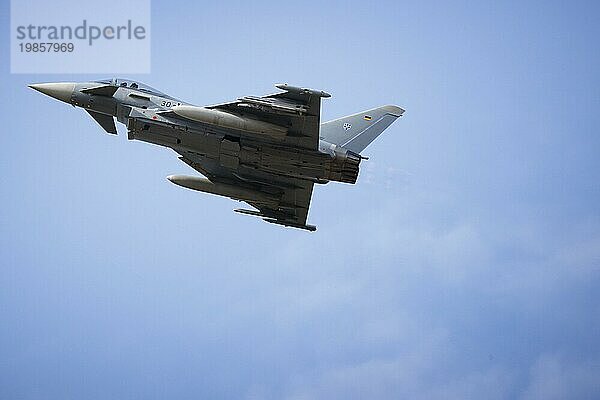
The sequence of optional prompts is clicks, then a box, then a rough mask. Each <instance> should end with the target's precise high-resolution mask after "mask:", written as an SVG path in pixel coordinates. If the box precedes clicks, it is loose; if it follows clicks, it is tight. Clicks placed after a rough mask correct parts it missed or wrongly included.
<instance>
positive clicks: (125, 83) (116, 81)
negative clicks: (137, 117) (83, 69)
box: [95, 78, 170, 97]
mask: <svg viewBox="0 0 600 400" xmlns="http://www.w3.org/2000/svg"><path fill="white" fill-rule="evenodd" d="M95 82H97V83H104V84H108V85H114V86H122V87H126V88H129V89H135V90H139V91H140V92H145V93H150V94H153V95H155V96H161V97H170V96H168V95H166V94H165V93H163V92H160V91H158V90H156V89H154V88H153V87H150V86H148V85H146V84H144V83H140V82H135V81H132V80H129V79H121V78H112V79H102V80H99V81H95Z"/></svg>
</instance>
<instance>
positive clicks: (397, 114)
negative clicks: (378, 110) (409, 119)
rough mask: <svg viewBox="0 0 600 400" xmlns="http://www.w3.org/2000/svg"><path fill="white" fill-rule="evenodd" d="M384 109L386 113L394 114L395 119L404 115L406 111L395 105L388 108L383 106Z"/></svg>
mask: <svg viewBox="0 0 600 400" xmlns="http://www.w3.org/2000/svg"><path fill="white" fill-rule="evenodd" d="M383 109H384V110H385V111H386V112H388V113H389V114H392V115H393V116H395V117H400V116H402V114H404V112H405V111H406V110H404V109H403V108H402V107H398V106H396V105H393V104H388V105H387V106H383Z"/></svg>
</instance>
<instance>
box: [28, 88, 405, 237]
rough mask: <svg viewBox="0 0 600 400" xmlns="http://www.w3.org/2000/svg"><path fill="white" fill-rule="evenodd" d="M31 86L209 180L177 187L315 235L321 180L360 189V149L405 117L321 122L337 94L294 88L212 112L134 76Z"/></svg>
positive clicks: (384, 111)
mask: <svg viewBox="0 0 600 400" xmlns="http://www.w3.org/2000/svg"><path fill="white" fill-rule="evenodd" d="M29 87H31V88H32V89H35V90H37V91H39V92H41V93H44V94H46V95H48V96H51V97H53V98H55V99H58V100H61V101H64V102H65V103H69V104H71V105H73V106H76V107H81V108H83V109H84V110H85V111H86V112H87V113H88V114H89V115H90V116H91V117H92V118H93V119H94V120H95V121H96V122H97V123H98V124H99V125H100V126H101V127H102V128H103V129H104V130H105V131H106V132H108V133H112V134H117V129H116V127H115V121H114V118H115V117H116V119H117V121H118V122H121V123H123V124H125V125H126V126H127V137H128V139H129V140H141V141H144V142H149V143H153V144H157V145H160V146H165V147H169V148H171V149H173V150H174V151H175V152H176V153H178V154H179V159H180V160H181V161H183V162H185V163H186V164H188V165H189V166H191V167H192V168H193V169H195V170H196V171H198V172H199V173H200V174H202V175H203V176H204V177H200V176H182V175H171V176H168V177H167V179H168V180H169V181H171V182H173V183H175V184H177V185H179V186H183V187H185V188H188V189H193V190H198V191H201V192H206V193H211V194H216V195H219V196H225V197H229V198H232V199H234V200H239V201H244V202H246V203H248V204H249V205H250V206H252V207H253V209H236V210H234V211H236V212H238V213H242V214H247V215H253V216H257V217H260V218H262V219H263V220H265V221H267V222H271V223H274V224H279V225H284V226H290V227H294V228H301V229H306V230H309V231H314V230H316V227H315V226H313V225H308V224H307V223H306V219H307V216H308V208H309V205H310V199H311V196H312V190H313V186H314V184H315V183H317V184H325V183H328V182H330V181H336V182H344V183H356V178H357V177H358V167H359V164H360V162H361V160H362V159H365V157H362V156H361V155H360V153H361V152H362V151H363V150H364V149H365V148H366V147H367V146H368V145H369V144H370V143H371V142H372V141H373V140H375V138H377V136H379V135H380V134H381V133H382V132H383V131H384V130H385V129H386V128H387V127H388V126H390V124H391V123H392V122H394V121H395V120H396V118H398V117H400V116H401V115H402V114H403V113H404V110H403V109H402V108H400V107H397V106H393V105H386V106H382V107H377V108H373V109H371V110H367V111H362V112H359V113H356V114H353V115H349V116H347V117H343V118H339V119H335V120H333V121H329V122H324V123H321V121H320V119H321V118H320V115H321V99H323V98H327V97H331V95H330V94H328V93H326V92H323V91H320V90H313V89H306V88H300V87H295V86H290V85H287V84H280V85H276V87H277V88H278V89H280V90H281V91H280V92H279V93H275V94H271V95H267V96H262V97H261V96H244V97H240V98H238V99H237V100H235V101H231V102H228V103H222V104H216V105H211V106H204V107H198V106H194V105H192V104H188V103H186V102H183V101H181V100H177V99H176V98H174V97H171V96H170V95H167V94H165V93H161V92H159V91H158V90H155V89H153V88H151V87H149V86H146V85H144V84H141V83H137V82H133V81H130V80H125V79H110V80H101V81H94V82H82V83H64V82H61V83H39V84H33V85H30V86H29Z"/></svg>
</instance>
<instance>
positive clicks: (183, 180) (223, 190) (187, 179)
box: [167, 175, 279, 206]
mask: <svg viewBox="0 0 600 400" xmlns="http://www.w3.org/2000/svg"><path fill="white" fill-rule="evenodd" d="M167 179H168V180H169V181H171V182H173V183H174V184H176V185H179V186H182V187H184V188H187V189H192V190H198V191H200V192H205V193H210V194H216V195H218V196H225V197H229V198H232V199H234V200H244V201H254V202H260V203H268V204H272V205H275V206H276V205H278V204H279V199H278V198H277V197H276V196H274V195H270V194H268V193H264V192H261V191H258V190H253V189H249V188H245V187H241V186H237V185H229V184H226V183H220V182H211V181H209V180H208V179H206V178H202V177H198V176H185V175H169V176H167Z"/></svg>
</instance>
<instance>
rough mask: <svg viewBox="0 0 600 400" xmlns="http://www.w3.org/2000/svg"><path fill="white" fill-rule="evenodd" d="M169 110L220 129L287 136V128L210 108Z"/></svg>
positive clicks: (186, 106) (182, 106) (188, 107)
mask: <svg viewBox="0 0 600 400" xmlns="http://www.w3.org/2000/svg"><path fill="white" fill-rule="evenodd" d="M171 110H173V112H174V113H175V114H177V115H179V116H180V117H183V118H187V119H190V120H192V121H198V122H203V123H205V124H209V125H215V126H220V127H222V128H230V129H237V130H240V131H246V132H252V133H257V134H261V135H269V136H273V137H279V138H281V137H283V136H285V135H286V134H287V128H285V127H283V126H280V125H275V124H271V123H269V122H264V121H258V120H255V119H252V118H244V117H241V116H239V115H236V114H232V113H228V112H224V111H219V110H213V109H210V108H205V107H196V106H188V105H181V106H175V107H173V108H172V109H171Z"/></svg>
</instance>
